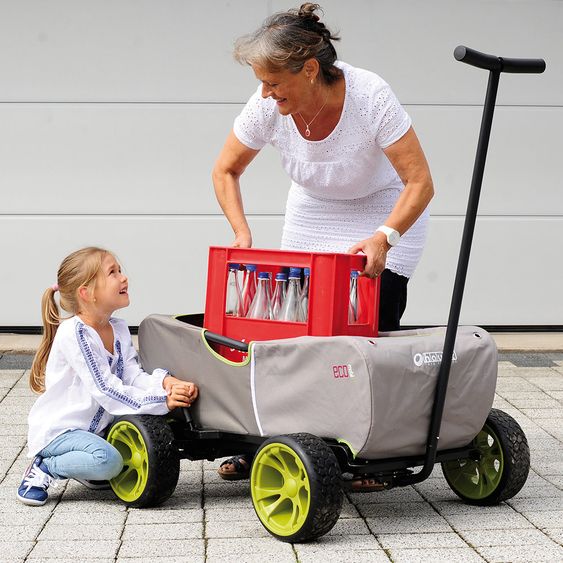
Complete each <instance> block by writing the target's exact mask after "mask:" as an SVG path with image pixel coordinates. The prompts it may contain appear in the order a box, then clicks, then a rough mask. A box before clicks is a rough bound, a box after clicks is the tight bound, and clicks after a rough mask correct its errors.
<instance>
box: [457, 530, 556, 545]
mask: <svg viewBox="0 0 563 563" xmlns="http://www.w3.org/2000/svg"><path fill="white" fill-rule="evenodd" d="M459 535H460V536H461V537H462V538H463V539H464V540H465V541H466V542H467V543H469V544H470V545H472V546H474V547H476V546H479V547H493V546H500V545H509V546H514V545H551V544H552V541H551V540H550V538H549V537H548V536H547V535H546V534H544V533H543V532H541V531H540V530H538V529H536V528H530V529H524V530H461V531H460V532H459Z"/></svg>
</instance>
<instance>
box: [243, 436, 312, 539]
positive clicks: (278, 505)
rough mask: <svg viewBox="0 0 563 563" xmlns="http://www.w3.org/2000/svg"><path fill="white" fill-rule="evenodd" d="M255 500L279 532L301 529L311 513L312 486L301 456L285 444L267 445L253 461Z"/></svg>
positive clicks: (260, 513) (272, 528) (270, 526)
mask: <svg viewBox="0 0 563 563" xmlns="http://www.w3.org/2000/svg"><path fill="white" fill-rule="evenodd" d="M250 483H251V493H252V502H253V503H254V509H255V510H256V514H257V515H258V518H260V520H261V522H262V524H264V526H265V527H266V528H267V529H268V531H270V532H272V533H274V534H277V535H278V536H291V535H293V534H295V533H296V532H298V531H299V530H300V529H301V527H302V526H303V524H304V523H305V520H306V519H307V515H308V514H309V510H310V506H311V487H310V484H309V477H308V475H307V470H306V469H305V466H304V465H303V462H302V461H301V458H300V457H299V456H298V455H297V454H296V453H295V452H294V451H293V450H292V449H291V448H290V447H289V446H286V445H285V444H280V443H272V444H268V445H267V446H266V447H264V448H263V449H262V450H260V452H258V454H257V455H256V458H255V460H254V463H253V464H252V475H251V481H250Z"/></svg>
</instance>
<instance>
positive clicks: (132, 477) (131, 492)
mask: <svg viewBox="0 0 563 563" xmlns="http://www.w3.org/2000/svg"><path fill="white" fill-rule="evenodd" d="M107 441H108V442H109V443H110V444H112V445H113V446H114V447H115V448H117V450H118V451H119V453H120V454H121V457H122V458H123V469H122V471H121V473H120V474H119V475H117V476H116V477H114V478H113V479H112V480H111V481H110V485H111V488H112V489H113V491H114V492H115V494H116V495H117V496H118V497H119V498H120V499H121V500H124V501H125V502H134V501H135V500H137V499H138V498H139V497H140V496H141V495H142V494H143V491H144V490H145V487H146V485H147V479H148V475H149V458H148V453H147V445H146V444H145V440H144V439H143V436H142V435H141V432H140V431H139V429H138V428H137V427H136V426H135V425H133V424H131V423H130V422H128V421H121V422H118V423H117V424H116V425H115V426H113V427H112V429H111V430H110V432H109V434H108V437H107Z"/></svg>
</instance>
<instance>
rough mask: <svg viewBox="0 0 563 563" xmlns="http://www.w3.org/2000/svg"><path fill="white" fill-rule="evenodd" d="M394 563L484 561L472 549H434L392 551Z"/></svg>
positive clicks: (464, 562) (390, 552)
mask: <svg viewBox="0 0 563 563" xmlns="http://www.w3.org/2000/svg"><path fill="white" fill-rule="evenodd" d="M389 554H390V556H391V558H392V560H393V562H394V563H403V562H404V563H438V562H443V563H458V562H459V563H462V562H463V563H466V562H467V563H471V562H473V561H481V562H482V561H484V559H483V558H482V557H481V556H480V555H479V554H478V553H477V552H476V551H474V550H473V549H471V548H470V547H465V548H433V549H391V550H390V551H389Z"/></svg>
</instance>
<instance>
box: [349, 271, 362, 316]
mask: <svg viewBox="0 0 563 563" xmlns="http://www.w3.org/2000/svg"><path fill="white" fill-rule="evenodd" d="M359 275H360V272H359V271H358V270H352V271H351V272H350V299H349V305H348V324H351V325H352V324H357V323H358V321H359V320H360V315H361V303H360V294H359V292H358V277H359Z"/></svg>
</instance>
